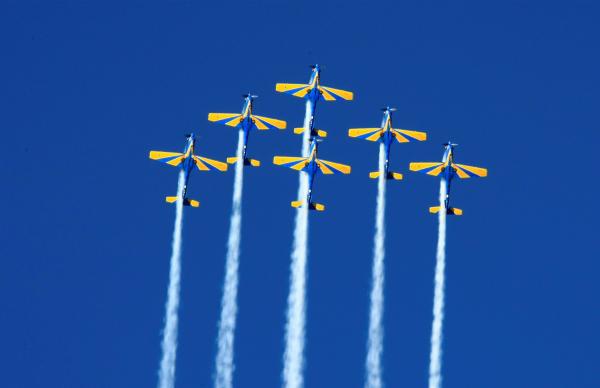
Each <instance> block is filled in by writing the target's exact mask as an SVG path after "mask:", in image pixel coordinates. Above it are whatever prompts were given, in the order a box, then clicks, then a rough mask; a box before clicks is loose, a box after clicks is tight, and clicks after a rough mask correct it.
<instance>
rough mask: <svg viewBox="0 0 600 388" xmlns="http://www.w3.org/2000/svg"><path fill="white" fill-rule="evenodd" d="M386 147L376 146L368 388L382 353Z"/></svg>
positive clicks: (376, 380) (377, 383) (377, 382)
mask: <svg viewBox="0 0 600 388" xmlns="http://www.w3.org/2000/svg"><path fill="white" fill-rule="evenodd" d="M384 164H385V148H384V145H383V143H381V144H380V145H379V181H378V183H377V215H376V216H375V237H374V248H373V274H372V280H371V281H372V286H371V287H372V288H371V312H370V314H369V338H368V342H367V381H366V385H365V386H366V387H367V388H381V387H382V386H383V383H382V373H381V353H382V352H383V322H382V320H383V285H384V279H385V269H384V260H385V245H384V242H385V178H386V177H385V171H384Z"/></svg>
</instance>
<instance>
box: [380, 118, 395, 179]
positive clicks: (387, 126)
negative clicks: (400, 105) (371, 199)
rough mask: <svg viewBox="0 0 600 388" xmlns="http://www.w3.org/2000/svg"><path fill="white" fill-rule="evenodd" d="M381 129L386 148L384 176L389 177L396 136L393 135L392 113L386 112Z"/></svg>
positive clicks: (382, 140)
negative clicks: (391, 154)
mask: <svg viewBox="0 0 600 388" xmlns="http://www.w3.org/2000/svg"><path fill="white" fill-rule="evenodd" d="M381 128H382V129H383V133H382V135H381V142H382V143H383V145H384V147H385V167H384V174H385V176H386V177H387V176H388V173H389V167H390V150H391V148H392V143H393V141H394V135H393V134H392V111H390V110H389V109H388V110H385V112H384V114H383V120H382V121H381Z"/></svg>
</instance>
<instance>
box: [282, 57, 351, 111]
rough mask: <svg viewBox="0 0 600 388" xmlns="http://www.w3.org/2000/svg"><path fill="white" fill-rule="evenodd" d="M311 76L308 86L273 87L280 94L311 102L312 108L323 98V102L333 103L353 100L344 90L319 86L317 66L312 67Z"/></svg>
mask: <svg viewBox="0 0 600 388" xmlns="http://www.w3.org/2000/svg"><path fill="white" fill-rule="evenodd" d="M311 68H312V74H311V76H310V80H309V81H308V84H282V83H278V84H276V85H275V90H276V91H278V92H281V93H286V94H291V95H292V96H296V97H300V98H305V99H307V100H310V101H312V103H313V106H314V105H315V104H316V103H317V101H319V99H321V97H323V99H324V100H325V101H335V100H337V99H339V98H341V99H343V100H347V101H351V100H352V99H353V98H354V94H353V93H352V92H348V91H346V90H340V89H334V88H330V87H328V86H321V68H320V67H319V65H312V66H311Z"/></svg>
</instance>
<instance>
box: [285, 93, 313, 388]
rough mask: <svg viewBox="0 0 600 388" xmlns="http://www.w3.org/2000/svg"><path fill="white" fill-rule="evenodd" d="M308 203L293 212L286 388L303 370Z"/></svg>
mask: <svg viewBox="0 0 600 388" xmlns="http://www.w3.org/2000/svg"><path fill="white" fill-rule="evenodd" d="M313 111H314V106H313V104H312V102H310V101H308V100H307V101H306V113H305V116H304V136H303V137H302V156H307V155H308V141H309V139H310V129H311V128H310V127H311V121H312V115H313ZM307 192H308V177H307V176H306V174H305V173H300V180H299V185H298V199H299V200H302V201H305V200H306V195H307ZM308 205H309V204H308V203H305V204H304V205H303V206H302V207H300V208H298V209H297V211H296V226H295V229H294V245H293V248H292V262H291V268H290V272H291V273H290V293H289V295H288V306H287V322H286V327H285V353H284V358H283V363H284V366H283V381H284V386H285V387H286V388H301V387H302V385H303V376H302V369H303V367H304V325H305V320H306V318H305V313H306V300H305V298H306V261H307V260H306V259H307V254H308Z"/></svg>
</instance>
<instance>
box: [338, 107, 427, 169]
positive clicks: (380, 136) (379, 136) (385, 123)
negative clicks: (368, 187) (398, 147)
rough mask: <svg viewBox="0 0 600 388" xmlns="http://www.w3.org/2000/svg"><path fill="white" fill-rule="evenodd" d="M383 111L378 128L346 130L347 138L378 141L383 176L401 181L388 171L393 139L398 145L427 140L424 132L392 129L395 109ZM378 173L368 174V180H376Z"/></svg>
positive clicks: (383, 109)
mask: <svg viewBox="0 0 600 388" xmlns="http://www.w3.org/2000/svg"><path fill="white" fill-rule="evenodd" d="M381 110H382V111H383V120H382V121H381V127H380V128H351V129H349V130H348V136H350V137H356V138H359V139H365V140H369V141H377V140H380V141H381V142H382V143H383V145H384V146H385V169H384V174H385V175H384V176H385V178H386V179H394V180H401V179H402V174H400V173H397V172H392V171H390V148H391V146H392V143H393V142H394V139H395V140H396V141H397V142H398V143H408V142H409V141H410V140H419V141H423V140H426V139H427V134H426V133H425V132H418V131H409V130H407V129H396V128H393V127H392V112H395V111H396V108H390V107H389V106H387V107H385V108H381ZM379 174H380V172H379V171H373V172H370V173H369V178H371V179H376V178H378V177H379Z"/></svg>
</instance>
